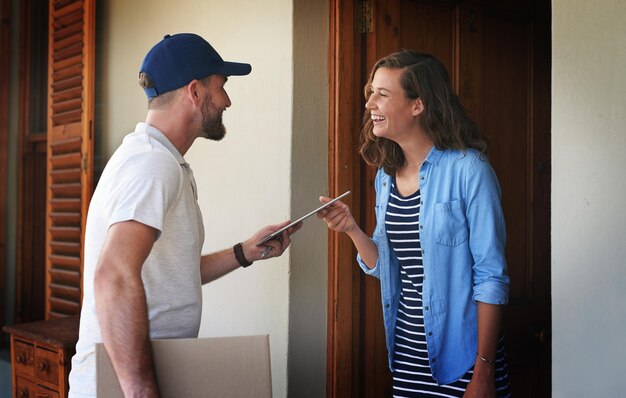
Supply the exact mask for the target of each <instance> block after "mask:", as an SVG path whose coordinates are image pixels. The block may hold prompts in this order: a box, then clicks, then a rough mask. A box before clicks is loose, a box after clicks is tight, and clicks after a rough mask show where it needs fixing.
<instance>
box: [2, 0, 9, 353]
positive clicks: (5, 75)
mask: <svg viewBox="0 0 626 398" xmlns="http://www.w3.org/2000/svg"><path fill="white" fill-rule="evenodd" d="M10 12H11V9H10V2H9V0H0V30H1V31H0V55H2V56H0V170H2V173H3V174H4V175H3V176H1V177H0V328H1V327H2V326H4V325H3V323H4V314H5V311H6V309H5V308H4V306H5V301H6V300H5V299H4V297H5V284H6V281H5V279H4V274H5V269H6V253H7V252H6V243H7V242H6V205H7V152H8V151H7V149H8V148H7V145H8V137H9V73H10V68H9V66H10V62H11V59H10V49H11V40H10V33H11V18H10ZM1 343H2V341H1V340H0V345H2V344H1Z"/></svg>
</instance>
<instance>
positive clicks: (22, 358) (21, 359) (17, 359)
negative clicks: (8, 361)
mask: <svg viewBox="0 0 626 398" xmlns="http://www.w3.org/2000/svg"><path fill="white" fill-rule="evenodd" d="M15 362H17V363H26V356H24V355H21V354H20V355H16V356H15Z"/></svg>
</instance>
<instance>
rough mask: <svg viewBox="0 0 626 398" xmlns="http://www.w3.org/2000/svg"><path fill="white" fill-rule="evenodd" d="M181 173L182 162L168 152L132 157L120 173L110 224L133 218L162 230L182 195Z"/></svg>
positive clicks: (148, 153)
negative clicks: (175, 203)
mask: <svg viewBox="0 0 626 398" xmlns="http://www.w3.org/2000/svg"><path fill="white" fill-rule="evenodd" d="M181 173H182V168H181V166H180V164H178V162H177V161H176V160H175V159H174V158H173V157H172V156H170V155H169V154H167V153H162V152H147V153H141V154H138V155H135V156H133V157H131V158H129V159H128V160H127V161H126V162H125V164H124V165H123V167H121V168H120V171H119V174H118V176H117V178H118V184H117V188H116V192H115V193H114V194H115V195H116V196H117V197H116V199H115V201H114V205H113V208H112V213H111V217H110V219H109V220H110V222H109V227H110V226H111V225H113V224H115V223H118V222H123V221H129V220H134V221H138V222H140V223H142V224H145V225H148V226H149V227H152V228H155V229H157V230H158V231H159V232H162V231H163V224H164V220H165V216H166V214H167V211H168V209H169V208H170V206H171V205H172V203H174V201H175V200H176V199H177V198H178V196H179V195H180V191H181V187H182V180H183V179H182V174H181ZM159 235H160V234H159Z"/></svg>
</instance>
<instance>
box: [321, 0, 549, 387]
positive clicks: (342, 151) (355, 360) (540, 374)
mask: <svg viewBox="0 0 626 398" xmlns="http://www.w3.org/2000/svg"><path fill="white" fill-rule="evenodd" d="M344 6H345V4H344ZM355 6H357V8H359V9H360V8H362V9H363V10H364V12H363V14H364V15H366V16H367V15H371V17H370V18H364V21H365V22H364V24H363V30H364V31H365V33H363V35H362V36H359V35H358V34H354V36H352V43H353V46H352V48H354V55H353V57H354V58H358V59H360V63H359V69H350V62H345V61H343V60H342V59H341V57H339V58H337V55H338V53H339V51H338V48H340V46H341V45H342V44H343V45H347V43H348V42H349V40H350V36H351V34H350V33H347V32H346V31H344V30H343V29H342V28H341V27H340V28H338V30H339V31H341V32H342V33H340V34H337V32H335V33H334V35H333V34H331V37H333V38H334V40H335V45H334V46H333V48H334V49H336V50H335V51H337V52H336V53H335V54H334V57H335V59H336V60H337V61H338V64H335V65H334V68H335V69H334V76H335V78H334V79H333V80H334V81H336V82H338V83H339V84H343V85H348V82H347V81H348V80H349V81H350V82H351V84H358V85H359V87H363V84H364V83H365V80H366V79H367V73H368V71H369V70H370V69H371V66H372V65H373V64H374V62H375V61H376V60H377V59H379V58H380V57H382V56H384V55H387V54H389V53H391V52H393V51H397V50H398V49H401V48H406V49H414V50H418V51H422V52H428V53H432V54H433V55H435V56H436V57H438V58H439V59H440V60H441V61H442V62H443V63H444V65H446V67H447V68H448V71H449V73H450V76H451V78H452V80H453V86H454V88H455V90H456V92H457V93H458V95H459V96H460V98H461V100H462V102H463V104H464V105H465V107H466V109H467V110H468V113H469V114H470V115H471V117H472V118H473V119H474V120H475V121H476V122H477V123H478V125H479V126H480V127H481V128H482V129H483V131H484V132H485V133H486V135H487V136H488V138H489V140H490V152H489V157H490V160H491V163H492V165H493V167H494V169H495V170H496V173H497V174H498V177H499V180H500V184H501V187H502V203H503V209H504V213H505V217H506V221H507V249H506V256H507V261H508V267H509V274H510V276H511V293H510V305H509V306H508V307H507V309H506V310H505V325H504V327H505V335H506V339H507V349H508V354H509V359H510V365H511V373H512V389H513V392H514V396H517V397H541V396H549V394H550V341H549V340H550V339H549V330H550V292H549V287H550V281H549V276H550V268H549V267H550V257H549V253H550V250H549V249H550V241H549V237H550V224H549V220H550V215H549V192H550V191H549V189H550V177H549V175H550V173H549V164H550V161H549V155H550V146H549V142H550V141H549V140H550V133H549V128H550V116H549V111H550V103H549V98H550V75H549V74H550V44H549V43H550V33H549V32H550V30H549V29H550V10H549V7H550V4H549V1H538V2H537V3H536V4H534V3H532V2H522V1H518V2H515V1H507V2H502V1H487V0H485V1H472V2H469V1H467V2H465V1H409V0H386V1H385V0H375V1H371V2H369V1H365V2H357V3H356V4H355ZM369 7H372V8H369ZM333 10H334V15H335V16H336V17H335V18H336V19H337V20H339V19H340V16H341V15H344V17H345V15H346V11H345V10H343V9H342V7H341V6H338V5H337V4H335V7H334V8H331V11H333ZM342 13H343V14H342ZM357 14H358V12H357ZM332 15H333V14H332V13H331V16H332ZM345 18H346V20H347V19H349V18H347V17H345ZM368 19H369V21H368ZM332 20H333V18H331V21H332ZM370 21H371V22H370ZM331 26H333V25H331ZM334 26H340V24H339V23H335V24H334ZM331 29H332V28H331ZM346 29H347V28H346ZM332 55H333V54H331V56H332ZM351 63H352V64H354V63H355V61H354V59H353V60H352V61H351ZM352 67H354V65H352ZM346 70H351V72H350V73H349V74H348V73H347V72H346ZM347 77H349V79H348V78H347ZM351 92H352V91H349V90H346V91H345V92H343V93H342V92H341V91H338V90H334V91H331V98H332V97H333V96H335V102H333V103H332V105H333V106H334V112H331V115H332V116H333V119H331V144H332V145H333V147H331V149H332V152H331V153H333V154H335V155H334V157H333V159H334V160H331V173H332V174H334V176H333V175H331V181H332V182H333V184H334V187H336V189H337V192H339V191H340V190H341V189H344V188H347V186H349V185H350V184H353V185H356V186H357V187H358V188H357V189H354V190H355V191H356V192H358V193H360V195H358V196H354V197H353V199H352V203H351V205H352V208H353V213H354V214H356V215H357V216H359V219H360V223H361V225H362V226H363V228H364V229H365V230H366V231H368V232H369V233H371V232H372V230H373V227H374V222H375V221H374V214H373V208H374V192H373V188H372V187H373V179H374V175H375V170H374V169H372V168H369V167H366V166H364V165H363V164H359V165H358V166H355V170H354V171H353V173H352V175H351V176H347V177H346V176H342V175H341V173H343V172H344V170H343V169H341V168H340V167H341V166H346V165H350V164H354V163H356V162H355V161H354V158H358V157H357V156H356V155H355V153H354V147H350V146H349V145H352V146H354V145H355V144H356V143H357V142H358V136H357V135H358V127H359V125H358V124H357V123H355V121H354V120H351V119H350V118H349V117H347V116H343V117H342V116H341V115H342V114H344V113H345V112H347V111H348V104H349V105H351V106H352V109H353V112H355V113H359V114H362V109H363V105H364V104H363V97H362V95H359V97H358V98H354V99H352V101H351V102H347V100H346V96H347V95H349V94H350V93H351ZM346 93H348V94H346ZM345 135H350V136H351V138H350V139H347V138H345ZM351 160H352V161H351ZM344 168H345V167H344ZM347 245H349V242H346V241H345V239H344V237H338V236H335V235H332V236H331V258H330V263H331V264H330V269H329V271H330V272H329V286H330V289H329V303H331V304H332V307H333V308H329V316H332V317H330V318H329V345H333V348H332V350H331V349H330V348H329V356H333V357H331V358H329V377H328V379H329V383H332V385H329V395H331V396H367V397H369V396H371V397H380V396H390V395H391V393H390V391H391V375H390V373H389V371H388V370H386V369H387V366H386V364H387V362H386V361H387V353H386V348H385V343H384V332H383V326H382V314H381V308H380V307H381V305H380V286H379V283H378V281H377V280H375V279H373V278H368V277H366V276H364V275H363V274H361V273H360V271H358V270H355V269H354V268H355V267H356V264H355V262H354V261H353V260H350V259H347V258H344V257H345V256H348V255H353V254H354V253H347V252H348V250H347V249H346V248H345V246H347ZM347 267H352V269H351V270H350V271H347V270H346V268H347ZM346 290H347V291H348V293H343V292H344V291H346ZM345 301H348V302H347V303H346V302H345ZM342 337H343V340H342ZM331 338H332V339H331ZM349 348H351V349H352V350H353V352H352V354H351V355H350V357H349V361H345V358H344V357H342V356H341V355H339V353H342V352H345V351H346V350H348V349H349ZM344 356H345V354H344ZM331 373H332V374H331ZM348 383H349V384H348Z"/></svg>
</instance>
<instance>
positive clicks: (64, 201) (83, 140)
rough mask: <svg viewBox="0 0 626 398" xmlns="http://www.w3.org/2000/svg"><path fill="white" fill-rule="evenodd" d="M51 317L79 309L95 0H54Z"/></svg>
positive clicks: (89, 173) (89, 180)
mask: <svg viewBox="0 0 626 398" xmlns="http://www.w3.org/2000/svg"><path fill="white" fill-rule="evenodd" d="M49 22H50V36H49V40H48V42H49V47H48V48H49V51H48V57H49V58H48V65H49V66H48V68H49V69H48V170H47V173H48V176H47V184H48V186H47V207H46V271H47V274H46V319H55V318H61V317H64V316H70V315H77V314H79V313H80V304H81V298H82V269H83V241H84V228H85V220H86V216H87V208H88V206H89V199H90V198H91V193H92V190H93V187H92V185H93V114H94V53H95V51H94V50H95V0H83V1H75V0H50V19H49Z"/></svg>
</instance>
